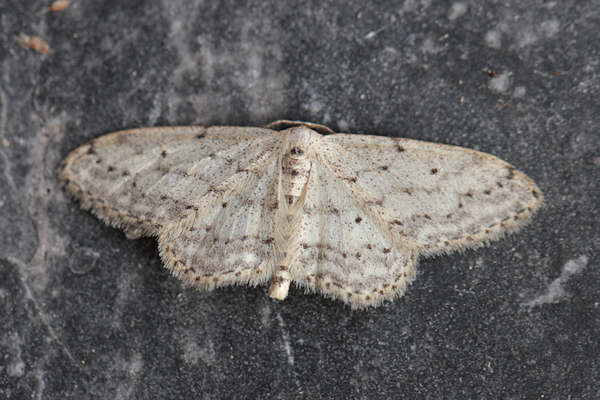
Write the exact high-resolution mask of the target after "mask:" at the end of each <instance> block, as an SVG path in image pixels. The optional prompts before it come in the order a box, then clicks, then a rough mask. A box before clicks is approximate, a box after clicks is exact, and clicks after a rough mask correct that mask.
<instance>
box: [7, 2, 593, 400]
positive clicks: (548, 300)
mask: <svg viewBox="0 0 600 400" xmlns="http://www.w3.org/2000/svg"><path fill="white" fill-rule="evenodd" d="M49 3H50V1H48V2H45V1H31V0H29V1H28V0H25V1H16V0H10V1H9V0H4V1H2V2H1V3H0V227H1V230H0V323H1V324H2V325H1V326H2V328H1V329H0V398H6V399H25V398H37V399H65V398H74V399H75V398H77V399H87V398H107V399H108V398H110V399H154V398H156V399H179V398H202V399H218V398H275V399H296V398H302V399H304V398H306V399H316V398H348V399H354V398H360V399H378V398H381V399H384V398H400V397H402V398H432V399H435V398H448V399H467V398H471V399H494V398H515V399H516V398H527V399H539V398H548V399H558V398H561V399H566V398H572V399H597V398H600V385H599V384H598V383H599V382H600V362H599V361H598V354H600V345H599V339H598V338H599V337H600V298H599V293H600V290H599V284H598V282H600V272H599V268H598V256H599V250H600V229H599V225H600V222H599V221H600V204H599V203H600V201H599V200H598V199H599V194H600V100H599V96H600V47H599V45H598V43H600V30H599V29H598V26H599V24H600V3H599V2H598V1H578V0H570V1H569V0H567V1H531V2H521V1H517V0H508V1H503V2H498V1H492V0H483V1H457V2H446V1H444V2H442V1H438V2H433V1H428V0H404V1H373V2H363V1H355V0H350V1H309V2H292V1H287V0H284V1H276V2H267V1H240V2H234V1H183V0H168V1H162V2H151V1H115V0H113V1H74V2H73V4H72V5H71V6H70V7H68V8H67V9H66V10H64V11H62V12H59V13H43V12H42V13H40V11H42V10H43V9H44V8H45V7H48V5H49ZM19 33H26V34H28V35H36V36H39V37H41V38H43V39H45V40H46V41H48V43H49V45H50V46H51V48H52V49H53V50H54V53H53V54H48V55H43V54H39V53H36V52H34V51H31V50H26V49H23V48H22V47H20V46H19V45H18V44H17V41H16V37H17V36H18V34H19ZM279 118H289V119H300V120H308V121H314V122H319V123H324V124H328V125H329V126H331V127H332V128H333V129H335V130H337V131H350V132H359V133H369V134H381V135H390V136H405V137H410V138H415V139H423V140H430V141H438V142H443V143H450V144H456V145H461V146H466V147H472V148H475V149H478V150H482V151H486V152H489V153H492V154H494V155H496V156H498V157H500V158H503V159H505V160H507V161H508V162H511V163H512V164H514V165H516V166H517V167H518V168H519V169H521V170H522V171H524V172H525V173H527V174H528V175H529V176H531V177H532V178H533V179H534V180H535V181H536V182H537V184H538V185H539V186H540V188H541V190H542V191H543V192H544V195H545V198H546V206H545V208H544V209H543V210H542V211H541V212H540V213H539V214H538V215H537V216H536V217H535V218H534V220H533V222H532V223H531V224H530V225H529V226H528V227H526V228H525V229H523V230H522V231H521V232H519V233H518V234H516V235H512V236H510V237H507V238H506V239H504V240H501V241H498V242H494V243H493V244H492V245H490V246H489V247H487V248H484V249H479V250H476V251H467V252H464V253H463V254H455V255H452V256H445V257H439V258H434V259H427V260H423V261H422V262H421V264H420V268H419V274H418V278H417V281H416V282H415V283H414V284H413V285H412V286H411V287H410V288H409V290H408V292H407V295H406V296H405V297H404V298H402V299H400V300H399V301H396V302H394V303H391V304H389V303H388V304H386V305H385V306H383V307H380V308H377V309H371V310H367V311H361V312H352V311H350V309H349V308H348V307H345V306H343V305H342V304H341V303H339V302H333V301H330V300H327V299H325V298H323V297H321V296H317V295H305V294H303V293H302V292H301V291H300V290H297V289H292V291H291V294H290V297H289V298H288V299H287V300H285V301H284V302H276V301H272V300H270V299H269V298H268V297H267V293H266V292H267V288H266V287H257V288H245V287H235V288H227V289H221V290H217V291H214V292H210V293H202V292H199V291H195V290H192V289H184V288H182V286H181V285H180V283H179V282H178V281H177V280H175V279H174V278H172V277H170V276H169V274H168V273H167V271H166V270H164V269H162V267H161V262H160V259H159V257H158V252H157V250H156V245H155V242H154V241H153V240H150V239H144V240H137V241H129V240H126V239H125V237H124V235H123V234H122V232H120V231H118V230H114V229H111V228H108V227H106V226H104V225H103V224H102V223H101V222H100V221H99V220H97V219H95V218H94V217H93V216H92V215H90V214H88V213H86V212H83V211H81V210H79V208H78V205H77V203H76V202H75V201H73V200H72V199H70V198H68V197H67V196H66V194H65V193H64V192H63V191H61V189H60V187H59V186H58V184H57V180H56V168H57V166H58V163H59V162H60V161H61V160H62V159H63V158H64V157H65V156H66V154H67V153H68V152H69V151H70V150H72V149H73V148H75V147H77V146H79V145H81V144H83V143H84V142H86V141H88V140H90V139H92V138H94V137H96V136H99V135H101V134H104V133H108V132H111V131H114V130H119V129H125V128H133V127H139V126H156V125H188V124H227V125H254V126H256V125H264V124H265V123H268V122H270V121H271V120H274V119H279Z"/></svg>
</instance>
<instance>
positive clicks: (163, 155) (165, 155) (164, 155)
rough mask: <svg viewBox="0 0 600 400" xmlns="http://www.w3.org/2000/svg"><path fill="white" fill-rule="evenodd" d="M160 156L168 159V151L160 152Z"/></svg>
mask: <svg viewBox="0 0 600 400" xmlns="http://www.w3.org/2000/svg"><path fill="white" fill-rule="evenodd" d="M160 156H161V157H162V158H166V157H167V151H166V150H163V151H161V152H160Z"/></svg>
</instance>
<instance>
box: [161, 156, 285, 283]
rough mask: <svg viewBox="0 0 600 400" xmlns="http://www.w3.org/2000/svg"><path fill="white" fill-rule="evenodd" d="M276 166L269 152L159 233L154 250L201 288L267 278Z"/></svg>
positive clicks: (176, 272)
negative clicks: (262, 162) (192, 210)
mask: <svg viewBox="0 0 600 400" xmlns="http://www.w3.org/2000/svg"><path fill="white" fill-rule="evenodd" d="M277 165H278V157H277V154H272V155H271V158H270V159H268V160H266V162H265V163H264V164H259V165H257V166H256V167H255V168H253V169H250V170H247V171H244V172H242V173H239V174H238V175H236V176H235V177H234V178H233V179H231V180H229V181H226V182H224V183H223V184H222V186H221V187H218V188H217V189H218V190H216V191H214V192H213V193H211V196H210V200H208V199H207V201H205V203H204V204H202V206H201V207H200V208H198V209H197V210H195V211H194V213H193V214H192V215H190V216H189V217H187V218H186V219H184V220H182V221H178V222H175V223H173V224H170V225H166V226H165V227H164V228H163V229H161V230H160V232H159V239H158V242H159V249H160V254H161V257H162V259H163V260H164V261H165V265H166V266H167V268H168V269H169V270H171V271H172V272H173V274H174V275H176V276H177V277H179V278H181V279H183V280H185V281H187V282H188V283H190V284H192V285H195V286H198V287H200V288H202V289H213V288H215V287H218V286H225V285H232V284H244V283H250V284H253V285H256V284H259V283H263V282H265V281H266V280H268V279H269V278H270V277H271V274H272V272H273V268H274V265H273V264H274V262H275V260H276V259H277V258H278V251H277V249H276V248H275V239H274V237H273V235H274V233H273V232H274V230H275V226H274V216H275V210H276V208H277V190H278V185H277V182H278V174H279V171H278V170H277Z"/></svg>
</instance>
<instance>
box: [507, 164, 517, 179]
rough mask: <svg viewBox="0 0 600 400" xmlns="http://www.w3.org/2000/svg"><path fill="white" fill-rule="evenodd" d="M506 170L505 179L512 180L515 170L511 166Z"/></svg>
mask: <svg viewBox="0 0 600 400" xmlns="http://www.w3.org/2000/svg"><path fill="white" fill-rule="evenodd" d="M506 169H507V170H508V174H507V175H506V179H513V178H514V177H515V171H516V170H517V169H516V168H515V167H513V166H512V165H511V166H510V167H507V168H506Z"/></svg>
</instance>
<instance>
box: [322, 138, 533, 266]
mask: <svg viewBox="0 0 600 400" xmlns="http://www.w3.org/2000/svg"><path fill="white" fill-rule="evenodd" d="M320 148H321V156H322V157H323V159H324V160H326V162H327V164H328V165H329V166H330V167H331V168H332V169H333V171H334V174H335V176H336V177H337V178H338V179H340V180H343V181H344V182H345V183H346V185H347V186H348V187H349V188H350V189H351V192H352V196H356V197H357V198H359V199H361V201H362V202H364V204H366V206H367V209H368V210H369V213H370V214H371V215H372V216H373V217H375V218H376V219H377V220H378V221H379V222H380V223H381V224H382V228H386V229H388V230H389V231H390V232H391V233H392V234H393V235H394V237H395V242H396V243H399V244H403V245H404V246H407V247H410V248H415V249H417V250H418V251H419V253H423V254H426V255H432V254H439V253H445V252H448V251H451V250H455V249H461V248H466V247H476V246H479V245H481V244H483V243H485V242H486V241H489V240H492V239H494V238H496V237H497V236H499V235H501V234H503V233H504V232H507V231H511V230H516V229H517V228H518V227H519V226H521V225H522V224H523V223H524V222H526V221H527V220H528V219H529V217H530V216H531V214H532V213H533V212H534V211H535V210H536V209H537V208H539V207H540V205H541V203H542V195H541V193H540V191H539V189H538V188H537V186H536V185H535V184H534V183H533V181H531V179H529V178H528V177H527V176H525V175H524V174H522V173H521V172H519V171H517V170H516V169H515V168H514V167H513V166H511V165H510V164H508V163H506V162H504V161H502V160H500V159H498V158H496V157H494V156H491V155H489V154H484V153H481V152H478V151H474V150H469V149H465V148H461V147H454V146H446V145H440V144H435V143H427V142H420V141H415V140H409V139H393V138H387V137H375V136H364V135H345V134H338V135H330V136H326V137H324V138H323V140H322V146H321V147H320Z"/></svg>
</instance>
